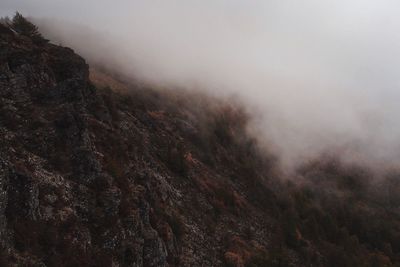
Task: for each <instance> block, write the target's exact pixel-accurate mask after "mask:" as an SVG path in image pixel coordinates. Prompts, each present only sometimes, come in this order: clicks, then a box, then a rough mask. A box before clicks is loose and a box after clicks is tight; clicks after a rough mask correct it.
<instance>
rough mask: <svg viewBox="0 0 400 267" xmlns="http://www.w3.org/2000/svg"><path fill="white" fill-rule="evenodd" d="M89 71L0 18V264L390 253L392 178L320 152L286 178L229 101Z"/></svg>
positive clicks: (308, 259) (368, 257)
mask: <svg viewBox="0 0 400 267" xmlns="http://www.w3.org/2000/svg"><path fill="white" fill-rule="evenodd" d="M101 75H104V76H101ZM110 79H111V80H112V81H110ZM92 81H94V82H95V83H93V82H92ZM92 81H90V79H89V68H88V65H87V64H86V63H85V61H84V60H83V59H82V58H81V57H80V56H78V55H76V54H74V52H73V51H72V50H71V49H69V48H65V47H60V46H56V45H53V44H49V43H47V42H45V41H40V40H39V41H37V39H32V38H30V37H29V36H24V35H23V34H18V33H16V32H15V31H12V30H11V29H10V27H7V26H3V25H1V24H0V183H1V186H0V248H1V251H2V253H1V255H0V256H1V261H2V262H1V264H0V265H2V266H3V265H4V266H224V265H227V266H391V265H392V264H394V263H396V262H399V252H400V244H399V241H398V240H400V239H398V238H397V237H400V227H399V226H400V223H399V222H400V219H399V215H398V211H397V207H398V205H399V204H400V201H399V199H398V198H396V197H395V196H396V193H398V192H399V190H398V189H399V183H397V182H396V179H390V180H387V181H386V180H385V181H382V182H380V183H379V186H380V188H383V189H386V188H390V190H392V191H393V192H392V193H391V194H388V195H384V196H382V195H381V193H379V192H380V190H376V188H378V187H377V184H373V185H374V186H373V187H372V186H371V184H372V182H371V181H370V180H368V178H371V176H372V175H371V174H370V173H369V172H368V171H366V170H365V169H360V168H356V167H354V166H345V165H343V164H341V163H340V162H338V161H337V160H334V159H331V158H329V157H327V158H326V160H320V161H316V162H314V163H310V164H309V165H307V166H304V168H302V169H301V170H299V174H298V175H299V179H300V178H301V180H297V181H298V183H297V184H294V183H293V182H282V181H281V180H280V179H279V176H281V174H280V173H279V172H278V170H277V168H276V166H275V165H276V164H275V163H276V160H275V159H274V157H272V156H270V155H268V154H267V153H266V152H265V151H262V152H261V151H259V149H258V148H257V144H256V141H255V140H253V139H252V138H250V137H249V136H248V135H247V134H246V122H247V116H246V113H245V112H244V111H243V110H242V109H240V108H238V106H236V105H233V104H229V103H226V102H224V101H222V100H217V99H211V98H209V97H206V96H203V95H199V94H194V93H188V92H181V91H175V90H173V91H170V90H156V89H152V88H147V87H144V86H140V85H137V84H136V85H135V84H130V83H126V82H123V81H117V80H113V78H112V77H111V76H108V75H107V74H101V72H99V71H97V73H94V72H93V73H92ZM102 85H104V86H105V85H109V86H110V87H113V86H116V87H121V86H122V87H123V88H120V89H121V90H120V91H121V92H119V93H117V92H115V91H116V90H112V89H110V88H106V87H102ZM113 89H115V88H113ZM300 181H301V182H300Z"/></svg>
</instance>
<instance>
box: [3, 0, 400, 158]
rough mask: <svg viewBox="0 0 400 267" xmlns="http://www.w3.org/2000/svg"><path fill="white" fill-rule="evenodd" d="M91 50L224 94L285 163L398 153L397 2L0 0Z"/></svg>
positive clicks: (163, 78)
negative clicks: (327, 154)
mask: <svg viewBox="0 0 400 267" xmlns="http://www.w3.org/2000/svg"><path fill="white" fill-rule="evenodd" d="M15 10H19V11H20V12H21V13H22V14H24V15H26V16H32V17H34V18H35V19H36V21H37V23H38V24H39V26H40V27H41V28H42V30H43V31H44V32H45V34H46V35H47V36H48V37H49V38H51V39H52V40H55V41H56V42H59V43H61V44H62V45H65V46H71V47H73V48H74V49H76V51H77V52H79V53H80V54H81V55H83V56H84V57H86V58H87V59H88V60H89V61H90V62H96V63H102V64H104V65H106V66H107V67H109V68H113V69H116V70H118V71H120V72H122V73H124V74H125V75H130V76H134V77H136V78H138V79H142V80H144V81H149V82H152V83H156V84H163V85H171V86H183V87H186V88H189V89H195V90H204V91H206V92H208V93H212V94H217V95H221V96H226V95H235V96H237V97H238V98H239V99H241V101H242V102H243V103H244V104H245V105H246V106H247V107H248V109H249V110H250V111H251V112H252V114H253V115H254V117H253V123H252V124H251V129H250V130H251V132H252V133H254V134H256V135H257V136H258V137H260V138H259V139H260V140H261V142H262V143H265V144H267V145H268V146H269V147H272V149H273V150H274V151H275V152H276V153H277V154H278V155H279V156H280V157H281V158H282V161H283V162H284V164H296V163H300V162H302V161H304V160H307V159H308V158H310V157H315V156H317V155H318V154H319V153H321V152H323V151H326V150H330V151H334V153H338V154H339V155H342V156H344V157H345V158H346V159H354V160H357V161H360V160H368V161H373V162H375V163H379V164H394V165H396V164H397V162H398V160H397V159H398V158H399V154H400V149H399V148H400V123H399V122H398V119H397V115H398V114H400V105H399V103H400V90H399V86H400V75H399V74H400V73H399V71H400V35H399V33H400V17H399V16H398V11H399V10H400V2H397V1H392V0H383V1H372V0H363V1H362V0H350V1H345V0H336V1H318V0H310V1H289V0H269V1H261V0H260V1H257V0H253V1H239V0H213V1H211V0H205V1H195V0H185V1H184V0H171V1H161V0H158V1H157V0H150V1H149V0H147V1H144V0H143V1H139V0H131V1H128V0H124V1H117V2H116V1H114V2H111V1H104V0H100V1H99V0H97V1H94V0H85V1H75V0H70V1H63V0H59V1H54V0H53V1H50V0H41V1H29V0H3V1H2V2H1V3H0V15H12V13H13V12H14V11H15Z"/></svg>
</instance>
